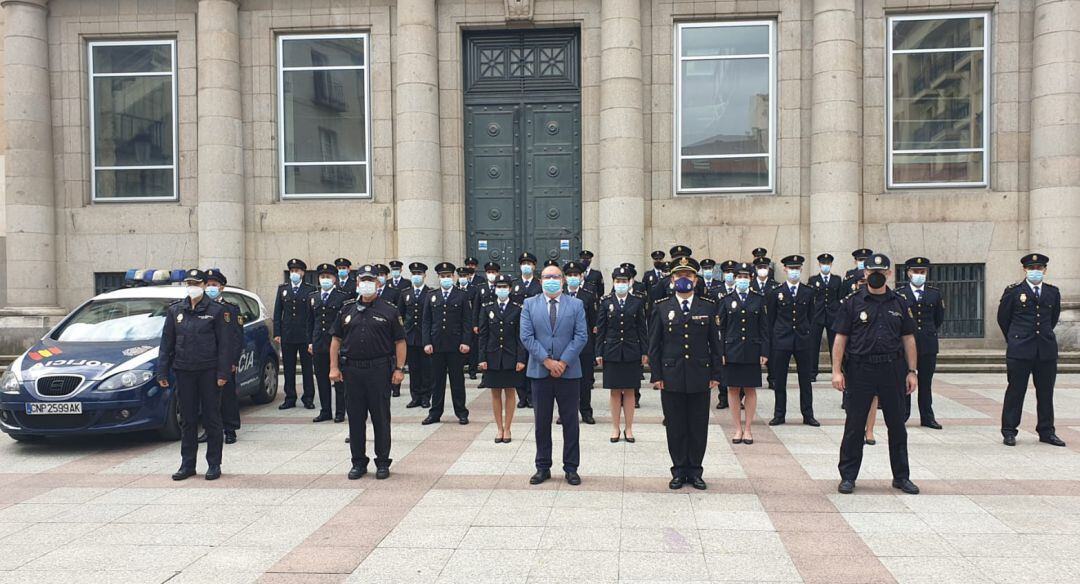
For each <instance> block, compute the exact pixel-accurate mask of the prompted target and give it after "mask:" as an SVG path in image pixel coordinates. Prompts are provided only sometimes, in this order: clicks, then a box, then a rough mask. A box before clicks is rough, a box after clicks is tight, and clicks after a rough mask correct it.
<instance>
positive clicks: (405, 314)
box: [397, 286, 431, 347]
mask: <svg viewBox="0 0 1080 584" xmlns="http://www.w3.org/2000/svg"><path fill="white" fill-rule="evenodd" d="M429 292H431V288H428V287H427V286H424V287H422V288H420V294H419V295H418V294H417V293H416V288H413V287H412V286H409V287H408V288H406V289H405V290H402V291H401V298H398V305H397V309H398V314H400V315H401V319H402V321H403V323H404V326H405V344H406V345H409V346H411V347H423V346H424V335H423V326H422V323H423V319H424V299H425V297H426V296H427V295H428V293H429Z"/></svg>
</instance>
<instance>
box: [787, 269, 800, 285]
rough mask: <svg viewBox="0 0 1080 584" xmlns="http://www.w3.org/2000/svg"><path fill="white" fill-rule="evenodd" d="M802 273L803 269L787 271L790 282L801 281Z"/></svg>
mask: <svg viewBox="0 0 1080 584" xmlns="http://www.w3.org/2000/svg"><path fill="white" fill-rule="evenodd" d="M801 275H802V271H800V270H788V273H787V279H788V282H792V283H794V282H798V281H799V276H801Z"/></svg>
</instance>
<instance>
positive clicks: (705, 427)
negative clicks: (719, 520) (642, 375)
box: [649, 257, 720, 489]
mask: <svg viewBox="0 0 1080 584" xmlns="http://www.w3.org/2000/svg"><path fill="white" fill-rule="evenodd" d="M697 269H698V263H697V261H695V260H694V259H692V258H687V257H679V258H678V259H677V260H674V262H673V266H672V273H673V275H675V276H676V279H677V275H678V274H679V273H680V272H681V271H685V270H689V271H691V272H695V273H696V272H697ZM649 365H650V369H651V372H652V378H651V382H652V383H657V382H663V384H664V388H663V390H662V392H661V394H660V402H661V405H662V407H663V410H664V419H665V430H666V432H667V442H668V453H669V454H670V456H671V463H672V466H671V476H672V480H671V483H670V484H669V487H671V488H673V489H677V488H680V487H682V485H683V484H684V483H686V482H689V483H691V484H692V485H693V486H694V487H695V488H698V489H704V488H705V482H704V481H703V480H702V479H701V474H702V466H701V463H702V460H703V459H704V457H705V446H706V443H707V439H708V431H709V389H710V382H712V381H716V382H719V381H720V335H719V331H718V329H717V325H716V302H714V301H713V300H711V299H709V298H706V297H704V296H702V295H700V294H693V295H691V296H690V297H689V298H688V299H686V300H684V299H682V298H679V297H678V296H671V297H670V298H667V299H665V300H663V301H662V302H660V303H658V304H657V305H656V306H654V307H653V315H652V320H651V322H650V323H649Z"/></svg>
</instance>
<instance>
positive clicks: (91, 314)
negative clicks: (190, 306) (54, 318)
mask: <svg viewBox="0 0 1080 584" xmlns="http://www.w3.org/2000/svg"><path fill="white" fill-rule="evenodd" d="M173 300H174V299H171V298H118V299H110V300H91V301H90V302H88V303H87V304H86V305H84V306H83V307H82V308H80V309H79V310H78V312H76V313H75V314H73V315H72V316H71V318H69V319H68V320H67V322H65V323H64V326H62V327H61V328H60V329H58V330H57V331H56V332H55V333H53V335H52V338H53V340H56V341H81V342H109V341H148V340H151V339H157V338H160V337H161V329H162V327H163V326H164V324H165V313H166V311H167V310H168V308H169V304H172V302H173Z"/></svg>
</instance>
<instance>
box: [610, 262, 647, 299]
mask: <svg viewBox="0 0 1080 584" xmlns="http://www.w3.org/2000/svg"><path fill="white" fill-rule="evenodd" d="M619 267H620V268H625V269H626V270H627V271H628V272H629V273H630V291H631V292H633V293H634V294H645V292H646V290H645V284H642V283H641V282H639V281H638V280H637V266H635V265H634V264H632V263H630V262H623V263H621V264H619ZM614 290H615V284H614V282H613V283H612V285H611V291H614Z"/></svg>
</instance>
